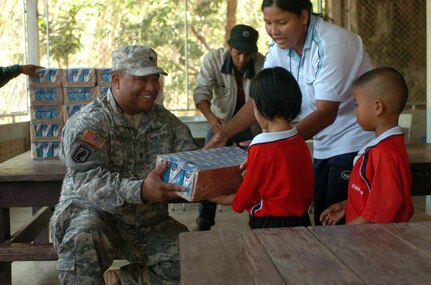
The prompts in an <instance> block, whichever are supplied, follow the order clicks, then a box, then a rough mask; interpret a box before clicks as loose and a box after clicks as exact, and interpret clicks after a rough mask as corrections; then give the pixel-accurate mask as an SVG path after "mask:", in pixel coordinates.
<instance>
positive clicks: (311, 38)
mask: <svg viewBox="0 0 431 285" xmlns="http://www.w3.org/2000/svg"><path fill="white" fill-rule="evenodd" d="M275 66H281V67H283V68H285V69H287V70H289V71H290V72H291V73H292V75H293V76H294V77H295V78H296V80H297V81H298V84H299V87H300V88H301V91H302V106H301V114H300V118H304V117H305V116H307V115H308V114H310V113H311V112H313V111H315V110H316V100H326V101H335V102H339V103H340V105H339V109H338V114H337V118H336V120H335V122H334V123H333V124H332V125H330V126H328V127H326V128H325V129H324V130H322V131H320V132H319V133H318V134H316V135H315V136H314V137H313V143H314V147H313V149H314V153H313V157H314V158H317V159H326V158H330V157H333V156H336V155H341V154H346V153H351V152H356V151H358V150H359V149H361V148H362V147H363V146H364V145H365V144H367V142H369V141H370V140H371V139H372V138H373V133H371V132H365V131H363V130H362V129H361V127H360V126H359V125H358V123H357V122H356V117H355V104H354V97H353V94H352V92H351V85H352V83H353V81H354V80H355V79H356V78H358V77H359V76H360V75H361V74H363V73H364V72H366V71H368V70H370V69H371V67H372V66H371V62H370V59H369V57H368V55H367V54H366V52H365V48H364V45H363V43H362V40H361V38H360V37H359V36H358V35H356V34H354V33H352V32H350V31H348V30H346V29H343V28H341V27H339V26H336V25H334V24H331V23H329V22H325V21H324V20H322V19H321V18H319V17H316V16H313V15H312V16H311V18H310V25H309V28H308V31H307V37H306V40H305V43H304V48H303V50H302V56H301V57H300V56H299V55H298V54H297V53H296V51H295V49H293V48H288V49H281V48H279V47H278V45H277V43H272V44H271V45H270V47H269V51H268V53H267V55H266V58H265V63H264V68H269V67H275Z"/></svg>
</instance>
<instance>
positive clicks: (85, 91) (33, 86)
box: [30, 68, 111, 159]
mask: <svg viewBox="0 0 431 285" xmlns="http://www.w3.org/2000/svg"><path fill="white" fill-rule="evenodd" d="M110 80H111V69H109V68H105V69H95V68H69V69H53V68H50V69H41V70H39V76H36V77H32V78H30V106H31V107H30V115H31V124H30V134H31V150H32V157H33V158H37V159H45V158H57V157H58V150H59V146H60V139H61V131H62V129H63V126H64V123H65V122H66V121H67V119H69V117H70V116H71V115H73V114H74V113H76V112H77V111H78V110H79V109H80V108H82V106H84V105H86V104H88V103H89V102H91V101H92V100H93V99H94V98H96V97H97V96H98V95H99V94H102V93H106V91H107V90H106V89H107V88H109V87H110V84H111V82H110Z"/></svg>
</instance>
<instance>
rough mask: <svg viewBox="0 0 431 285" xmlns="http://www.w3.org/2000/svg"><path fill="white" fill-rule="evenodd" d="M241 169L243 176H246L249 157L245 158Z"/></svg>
mask: <svg viewBox="0 0 431 285" xmlns="http://www.w3.org/2000/svg"><path fill="white" fill-rule="evenodd" d="M239 170H242V172H241V176H242V178H245V174H246V173H247V159H245V160H244V161H243V162H242V163H241V164H240V166H239Z"/></svg>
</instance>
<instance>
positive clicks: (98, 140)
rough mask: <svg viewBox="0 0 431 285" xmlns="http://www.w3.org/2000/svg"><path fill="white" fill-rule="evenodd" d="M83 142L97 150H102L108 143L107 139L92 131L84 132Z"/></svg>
mask: <svg viewBox="0 0 431 285" xmlns="http://www.w3.org/2000/svg"><path fill="white" fill-rule="evenodd" d="M82 140H83V141H85V142H86V143H89V144H91V145H92V146H95V147H97V148H102V147H103V145H104V144H105V142H106V139H104V138H102V137H100V136H98V135H96V134H95V133H93V132H92V131H90V130H86V131H85V132H84V134H83V135H82Z"/></svg>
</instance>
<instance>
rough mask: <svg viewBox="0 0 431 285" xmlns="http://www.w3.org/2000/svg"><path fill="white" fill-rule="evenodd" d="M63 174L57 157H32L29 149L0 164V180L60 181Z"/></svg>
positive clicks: (63, 168)
mask: <svg viewBox="0 0 431 285" xmlns="http://www.w3.org/2000/svg"><path fill="white" fill-rule="evenodd" d="M65 174H66V167H65V166H64V165H63V163H62V162H61V161H60V160H59V159H32V158H31V154H30V151H28V152H25V153H23V154H20V155H18V156H16V157H14V158H12V159H9V160H7V161H5V162H3V163H1V164H0V181H62V180H63V178H64V175H65Z"/></svg>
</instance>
